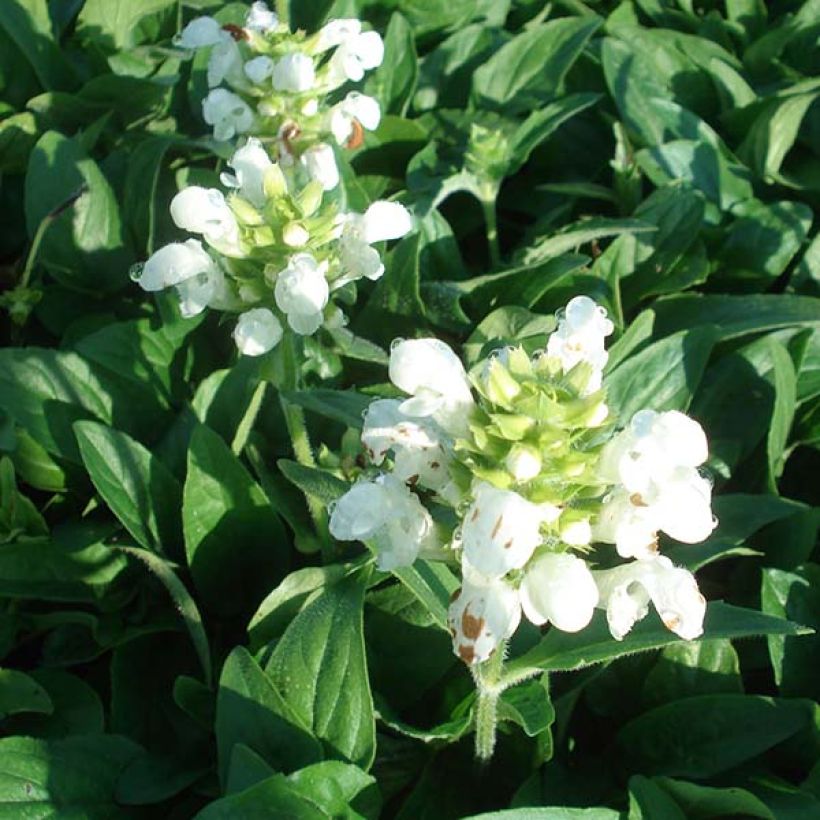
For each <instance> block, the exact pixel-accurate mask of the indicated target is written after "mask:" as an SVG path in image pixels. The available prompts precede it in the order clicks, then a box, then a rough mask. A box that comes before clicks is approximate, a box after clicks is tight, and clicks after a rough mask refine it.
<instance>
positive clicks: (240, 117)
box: [202, 88, 253, 140]
mask: <svg viewBox="0 0 820 820" xmlns="http://www.w3.org/2000/svg"><path fill="white" fill-rule="evenodd" d="M202 116H203V118H204V120H205V122H207V123H208V125H212V126H213V127H214V139H218V140H229V139H231V138H232V137H234V136H235V135H236V134H245V133H247V132H248V131H249V130H250V129H251V127H252V126H253V111H251V109H250V106H248V104H247V103H246V102H245V101H244V100H243V99H242V98H241V97H238V96H237V95H236V94H234V93H232V92H231V91H227V90H226V89H224V88H215V89H213V91H211V93H210V94H208V96H207V97H206V98H205V99H204V100H203V101H202Z"/></svg>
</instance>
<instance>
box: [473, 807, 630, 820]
mask: <svg viewBox="0 0 820 820" xmlns="http://www.w3.org/2000/svg"><path fill="white" fill-rule="evenodd" d="M465 820H623V815H622V814H621V812H618V811H615V809H607V808H591V809H573V808H567V807H566V806H551V807H546V806H543V807H538V808H526V809H506V810H504V811H490V812H486V813H485V814H471V815H470V816H469V817H467V818H465Z"/></svg>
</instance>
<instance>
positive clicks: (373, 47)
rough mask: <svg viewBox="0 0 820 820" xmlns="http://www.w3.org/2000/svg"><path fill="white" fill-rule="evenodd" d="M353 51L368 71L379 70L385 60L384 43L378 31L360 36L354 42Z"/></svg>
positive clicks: (367, 32)
mask: <svg viewBox="0 0 820 820" xmlns="http://www.w3.org/2000/svg"><path fill="white" fill-rule="evenodd" d="M353 49H354V50H355V53H356V57H357V58H358V59H359V62H360V63H361V64H362V68H364V69H365V70H366V71H369V70H370V69H372V68H377V67H378V66H380V65H381V64H382V60H384V42H383V41H382V38H381V36H380V35H379V33H378V32H376V31H365V32H363V33H362V34H359V35H358V36H357V37H356V38H355V39H354V41H353Z"/></svg>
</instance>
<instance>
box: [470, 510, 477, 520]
mask: <svg viewBox="0 0 820 820" xmlns="http://www.w3.org/2000/svg"><path fill="white" fill-rule="evenodd" d="M476 518H478V507H476V508H475V509H474V510H473V514H472V515H471V516H470V521H475V520H476Z"/></svg>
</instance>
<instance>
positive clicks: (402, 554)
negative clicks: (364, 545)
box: [330, 475, 436, 570]
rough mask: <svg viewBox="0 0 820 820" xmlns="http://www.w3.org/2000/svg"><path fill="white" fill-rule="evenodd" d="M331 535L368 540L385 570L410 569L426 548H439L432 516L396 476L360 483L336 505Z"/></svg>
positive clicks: (344, 539)
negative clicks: (436, 545) (436, 546)
mask: <svg viewBox="0 0 820 820" xmlns="http://www.w3.org/2000/svg"><path fill="white" fill-rule="evenodd" d="M330 534H331V535H332V536H333V537H334V538H336V539H338V540H339V541H366V542H368V543H369V545H370V546H371V547H372V548H373V550H374V551H375V553H376V565H377V566H378V567H379V569H381V570H391V569H396V568H398V567H408V566H410V565H411V564H412V563H413V562H414V561H415V560H416V558H417V557H418V555H419V552H420V551H421V550H422V549H425V548H428V547H434V546H435V541H436V539H435V529H434V526H433V519H432V518H431V517H430V513H428V512H427V510H426V509H425V508H424V507H423V506H422V504H421V502H420V501H419V500H418V498H416V496H415V495H414V494H413V493H412V492H411V491H410V490H409V489H408V488H407V486H406V485H405V484H404V483H403V482H401V481H399V480H398V479H397V478H395V476H392V475H381V476H379V477H378V478H377V479H375V481H360V482H359V483H358V484H355V485H354V486H353V487H352V488H351V489H350V490H348V491H347V492H346V493H345V494H344V495H343V496H342V497H341V498H340V499H339V500H338V501H337V502H336V504H335V506H334V507H333V509H332V512H331V515H330Z"/></svg>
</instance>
